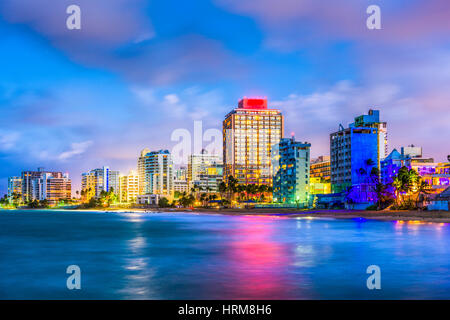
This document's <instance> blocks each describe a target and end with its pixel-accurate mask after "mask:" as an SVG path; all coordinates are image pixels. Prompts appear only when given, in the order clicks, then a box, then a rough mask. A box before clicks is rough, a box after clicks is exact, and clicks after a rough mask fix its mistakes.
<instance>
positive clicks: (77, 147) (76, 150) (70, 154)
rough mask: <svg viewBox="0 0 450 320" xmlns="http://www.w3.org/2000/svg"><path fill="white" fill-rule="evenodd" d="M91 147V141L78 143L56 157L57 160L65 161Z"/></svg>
mask: <svg viewBox="0 0 450 320" xmlns="http://www.w3.org/2000/svg"><path fill="white" fill-rule="evenodd" d="M91 145H92V141H84V142H78V143H72V144H71V149H70V150H69V151H65V152H63V153H61V154H60V155H59V156H58V159H59V160H67V159H69V158H72V157H73V156H76V155H80V154H83V153H84V152H86V150H87V149H88V148H89V147H90V146H91Z"/></svg>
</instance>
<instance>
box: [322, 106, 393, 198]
mask: <svg viewBox="0 0 450 320" xmlns="http://www.w3.org/2000/svg"><path fill="white" fill-rule="evenodd" d="M386 150H387V129H386V122H380V114H379V111H378V110H369V113H368V115H362V116H359V117H356V118H355V122H354V123H352V124H350V125H349V127H348V128H344V127H343V126H342V125H340V128H339V131H337V132H334V133H332V134H330V155H331V187H332V191H333V192H341V191H344V190H346V189H347V188H348V187H350V186H355V185H358V184H364V183H366V182H365V180H366V177H365V176H362V175H361V174H360V173H361V172H362V170H363V171H365V172H367V173H369V172H370V170H371V168H372V167H374V166H375V167H378V169H380V161H381V160H382V159H384V158H385V157H386ZM370 161H372V162H373V164H370ZM360 169H362V170H360Z"/></svg>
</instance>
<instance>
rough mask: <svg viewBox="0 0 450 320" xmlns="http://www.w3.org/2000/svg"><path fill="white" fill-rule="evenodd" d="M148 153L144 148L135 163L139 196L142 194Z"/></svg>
mask: <svg viewBox="0 0 450 320" xmlns="http://www.w3.org/2000/svg"><path fill="white" fill-rule="evenodd" d="M148 153H150V149H148V148H145V149H143V150H142V151H141V153H140V154H139V157H138V162H137V174H138V176H139V194H144V189H145V186H146V183H145V160H146V155H147V154H148Z"/></svg>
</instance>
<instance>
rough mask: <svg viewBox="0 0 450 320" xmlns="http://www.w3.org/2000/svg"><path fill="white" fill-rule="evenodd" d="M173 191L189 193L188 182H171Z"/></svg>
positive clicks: (176, 180) (175, 180)
mask: <svg viewBox="0 0 450 320" xmlns="http://www.w3.org/2000/svg"><path fill="white" fill-rule="evenodd" d="M173 191H174V192H179V193H183V192H186V193H189V191H190V189H189V185H188V182H187V181H186V180H178V179H174V180H173Z"/></svg>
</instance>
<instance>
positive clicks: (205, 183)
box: [189, 162, 223, 192]
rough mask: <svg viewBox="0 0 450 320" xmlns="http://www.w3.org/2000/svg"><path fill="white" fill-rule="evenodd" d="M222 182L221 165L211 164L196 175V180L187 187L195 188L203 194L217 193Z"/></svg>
mask: <svg viewBox="0 0 450 320" xmlns="http://www.w3.org/2000/svg"><path fill="white" fill-rule="evenodd" d="M222 181H223V164H222V163H221V162H217V163H211V164H210V165H208V166H206V168H205V170H204V171H202V172H201V173H199V174H198V176H197V179H196V180H193V181H191V182H190V184H189V187H190V188H192V187H193V186H197V187H199V188H200V190H202V191H205V192H218V191H219V184H220V183H221V182H222Z"/></svg>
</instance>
